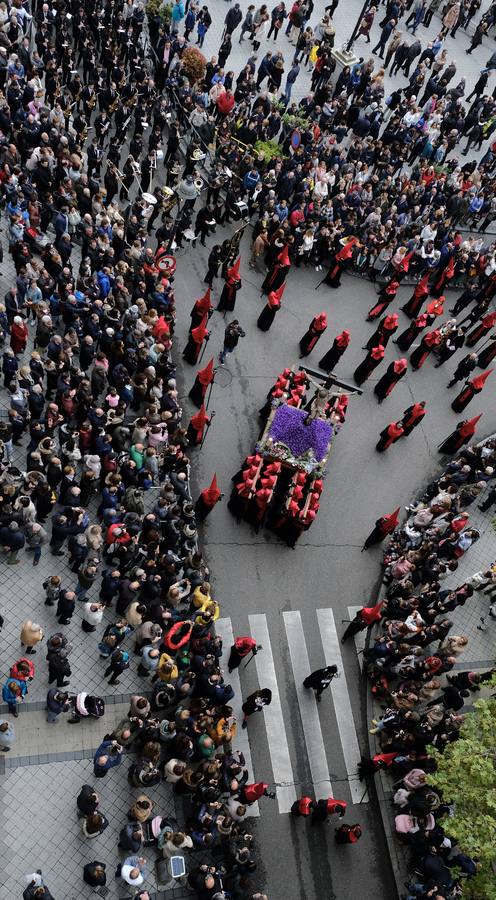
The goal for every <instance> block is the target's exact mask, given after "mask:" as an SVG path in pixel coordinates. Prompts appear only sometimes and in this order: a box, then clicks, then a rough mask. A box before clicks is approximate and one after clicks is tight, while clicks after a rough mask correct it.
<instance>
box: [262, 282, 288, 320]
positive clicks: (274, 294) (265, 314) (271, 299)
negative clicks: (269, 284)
mask: <svg viewBox="0 0 496 900" xmlns="http://www.w3.org/2000/svg"><path fill="white" fill-rule="evenodd" d="M285 287H286V285H285V284H281V287H280V288H278V289H277V291H271V292H270V294H269V296H268V297H267V303H266V305H265V306H264V308H263V310H262V312H261V313H260V315H259V317H258V319H257V327H258V328H260V331H268V330H269V328H270V326H271V325H272V323H273V321H274V319H275V317H276V313H277V311H278V310H279V309H280V308H281V298H282V295H283V293H284V288H285Z"/></svg>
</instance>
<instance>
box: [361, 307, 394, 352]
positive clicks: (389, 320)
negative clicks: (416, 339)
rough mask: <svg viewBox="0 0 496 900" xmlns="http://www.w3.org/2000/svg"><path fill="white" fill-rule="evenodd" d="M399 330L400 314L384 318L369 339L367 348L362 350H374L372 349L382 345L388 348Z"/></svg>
mask: <svg viewBox="0 0 496 900" xmlns="http://www.w3.org/2000/svg"><path fill="white" fill-rule="evenodd" d="M397 328H398V313H392V315H389V316H383V317H382V319H381V320H380V322H379V324H378V326H377V328H376V330H375V331H374V333H373V334H372V335H371V336H370V337H369V339H368V341H367V343H366V344H365V346H364V347H362V350H372V347H377V344H382V346H383V347H387V345H388V343H389V341H390V340H391V338H392V336H393V334H394V333H395V331H396V330H397Z"/></svg>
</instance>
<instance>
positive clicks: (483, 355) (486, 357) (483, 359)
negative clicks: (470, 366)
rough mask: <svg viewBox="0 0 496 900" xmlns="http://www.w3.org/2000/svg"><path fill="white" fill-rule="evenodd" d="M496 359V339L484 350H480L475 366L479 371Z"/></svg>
mask: <svg viewBox="0 0 496 900" xmlns="http://www.w3.org/2000/svg"><path fill="white" fill-rule="evenodd" d="M495 357H496V338H493V340H492V341H491V342H490V343H489V344H488V345H487V347H486V348H485V349H484V350H481V352H480V353H479V356H478V358H477V365H478V367H479V369H485V368H486V366H488V365H489V363H491V362H492V361H493V359H494V358H495Z"/></svg>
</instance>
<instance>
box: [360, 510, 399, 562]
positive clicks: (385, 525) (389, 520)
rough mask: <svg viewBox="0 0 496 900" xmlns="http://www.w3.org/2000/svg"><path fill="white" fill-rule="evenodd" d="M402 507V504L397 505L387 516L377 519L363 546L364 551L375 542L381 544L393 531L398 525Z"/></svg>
mask: <svg viewBox="0 0 496 900" xmlns="http://www.w3.org/2000/svg"><path fill="white" fill-rule="evenodd" d="M400 509H401V506H397V507H396V509H395V510H393V512H392V513H389V515H387V516H381V518H380V519H377V520H376V523H375V525H374V527H373V529H372V531H371V532H370V534H369V536H368V538H367V539H366V541H365V543H364V545H363V547H362V553H363V551H364V550H368V548H369V547H372V546H373V544H380V543H381V541H383V540H384V538H385V537H386V535H388V534H392V533H393V531H394V529H395V528H397V527H398V516H399V512H400Z"/></svg>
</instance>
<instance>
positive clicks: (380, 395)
mask: <svg viewBox="0 0 496 900" xmlns="http://www.w3.org/2000/svg"><path fill="white" fill-rule="evenodd" d="M406 370H407V361H406V359H395V360H394V362H392V363H390V364H389V366H388V367H387V369H386V371H385V372H384V375H383V376H382V378H380V379H379V381H378V382H377V384H376V386H375V388H374V394H375V395H376V397H377V399H378V401H379V403H382V402H383V400H385V399H386V397H389V395H390V393H391V391H392V390H393V388H394V387H395V386H396V385H397V384H398V381H400V380H401V379H402V378H403V377H404V376H405V375H406Z"/></svg>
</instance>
